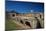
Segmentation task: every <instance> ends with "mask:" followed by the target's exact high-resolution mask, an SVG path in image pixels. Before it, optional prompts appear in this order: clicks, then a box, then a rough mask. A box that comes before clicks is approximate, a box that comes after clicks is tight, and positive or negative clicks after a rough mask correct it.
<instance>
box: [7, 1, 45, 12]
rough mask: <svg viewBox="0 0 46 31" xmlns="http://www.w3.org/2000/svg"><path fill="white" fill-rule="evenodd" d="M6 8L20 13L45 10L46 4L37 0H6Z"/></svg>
mask: <svg viewBox="0 0 46 31" xmlns="http://www.w3.org/2000/svg"><path fill="white" fill-rule="evenodd" d="M6 9H8V11H9V10H15V11H17V12H19V13H28V12H29V13H31V11H33V12H44V4H43V3H37V2H19V1H6Z"/></svg>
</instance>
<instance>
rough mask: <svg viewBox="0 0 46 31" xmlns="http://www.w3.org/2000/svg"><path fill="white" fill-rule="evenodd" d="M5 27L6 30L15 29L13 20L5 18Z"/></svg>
mask: <svg viewBox="0 0 46 31" xmlns="http://www.w3.org/2000/svg"><path fill="white" fill-rule="evenodd" d="M5 25H6V26H5V29H6V30H15V29H16V24H15V23H14V22H13V20H6V22H5Z"/></svg>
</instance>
